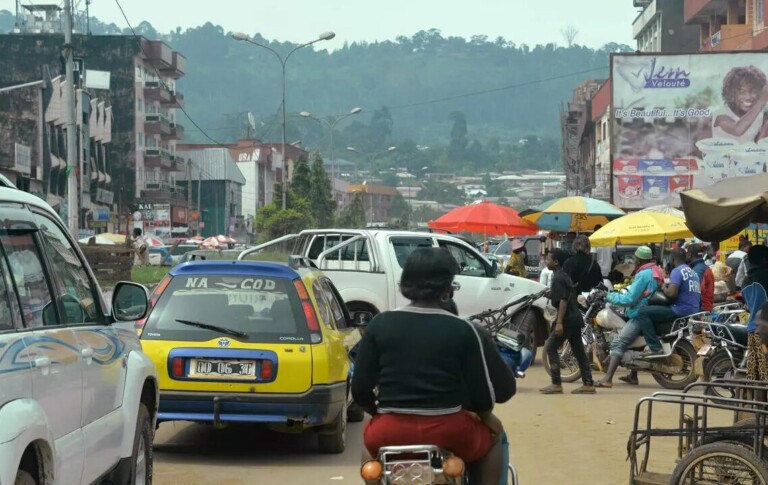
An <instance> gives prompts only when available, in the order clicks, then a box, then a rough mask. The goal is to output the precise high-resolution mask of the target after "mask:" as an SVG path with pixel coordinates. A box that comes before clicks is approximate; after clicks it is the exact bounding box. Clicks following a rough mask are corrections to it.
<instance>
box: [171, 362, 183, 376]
mask: <svg viewBox="0 0 768 485" xmlns="http://www.w3.org/2000/svg"><path fill="white" fill-rule="evenodd" d="M171 377H184V359H183V358H181V357H174V358H173V360H172V361H171Z"/></svg>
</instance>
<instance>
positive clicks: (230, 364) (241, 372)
mask: <svg viewBox="0 0 768 485" xmlns="http://www.w3.org/2000/svg"><path fill="white" fill-rule="evenodd" d="M188 377H193V378H198V379H203V378H204V379H227V380H233V379H235V380H237V379H242V380H253V379H255V378H256V361H254V360H210V359H192V360H191V361H190V363H189V376H188Z"/></svg>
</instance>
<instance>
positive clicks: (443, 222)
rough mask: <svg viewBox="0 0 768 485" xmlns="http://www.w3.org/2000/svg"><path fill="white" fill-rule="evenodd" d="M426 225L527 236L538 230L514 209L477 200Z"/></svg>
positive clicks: (451, 230) (451, 229) (459, 230)
mask: <svg viewBox="0 0 768 485" xmlns="http://www.w3.org/2000/svg"><path fill="white" fill-rule="evenodd" d="M427 226H428V227H429V228H430V229H439V230H443V231H450V232H461V231H467V232H474V233H479V234H487V235H490V236H498V235H501V234H507V235H510V236H529V235H533V234H536V233H538V231H539V229H538V228H537V227H536V225H535V224H532V223H530V222H527V221H524V220H522V219H521V218H520V215H519V214H518V213H517V211H516V210H514V209H511V208H509V207H506V206H503V205H498V204H494V203H492V202H477V203H475V204H470V205H465V206H462V207H457V208H456V209H453V210H452V211H450V212H449V213H447V214H445V215H443V216H441V217H439V218H437V219H435V220H434V221H430V222H429V223H428V224H427Z"/></svg>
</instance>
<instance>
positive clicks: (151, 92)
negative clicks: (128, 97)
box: [144, 81, 173, 104]
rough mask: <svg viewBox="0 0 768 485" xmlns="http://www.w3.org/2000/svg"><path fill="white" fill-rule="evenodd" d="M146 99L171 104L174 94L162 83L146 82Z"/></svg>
mask: <svg viewBox="0 0 768 485" xmlns="http://www.w3.org/2000/svg"><path fill="white" fill-rule="evenodd" d="M144 99H146V100H147V101H160V103H161V104H169V103H171V102H172V101H173V93H172V92H171V91H170V90H169V89H168V87H167V86H166V85H165V84H164V83H161V82H160V81H146V82H145V83H144Z"/></svg>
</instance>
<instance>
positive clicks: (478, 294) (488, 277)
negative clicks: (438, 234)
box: [438, 239, 504, 316]
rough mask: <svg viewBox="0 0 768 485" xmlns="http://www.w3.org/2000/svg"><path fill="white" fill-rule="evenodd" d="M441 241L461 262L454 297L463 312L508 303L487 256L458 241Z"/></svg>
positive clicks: (477, 310) (466, 313) (474, 311)
mask: <svg viewBox="0 0 768 485" xmlns="http://www.w3.org/2000/svg"><path fill="white" fill-rule="evenodd" d="M438 244H439V245H440V247H442V248H445V249H447V250H448V251H449V252H450V253H451V255H452V256H453V257H454V259H455V260H456V262H457V263H459V268H460V272H459V274H457V275H456V277H455V278H454V279H453V286H454V293H453V300H454V301H455V302H456V305H457V306H458V308H459V315H461V316H470V315H476V314H478V313H481V312H483V311H486V310H490V309H491V308H498V307H500V306H501V305H502V304H503V303H504V302H503V298H502V288H501V285H500V284H494V283H496V281H495V278H494V277H493V276H494V275H492V274H491V266H490V263H489V262H488V261H487V260H486V259H485V258H483V257H482V256H481V255H480V254H479V253H476V252H474V251H471V250H470V249H469V248H468V247H466V246H463V245H461V244H459V243H458V242H453V241H448V240H445V239H440V240H438Z"/></svg>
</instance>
